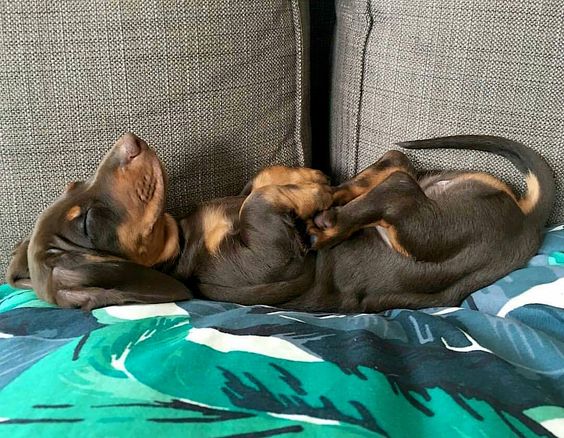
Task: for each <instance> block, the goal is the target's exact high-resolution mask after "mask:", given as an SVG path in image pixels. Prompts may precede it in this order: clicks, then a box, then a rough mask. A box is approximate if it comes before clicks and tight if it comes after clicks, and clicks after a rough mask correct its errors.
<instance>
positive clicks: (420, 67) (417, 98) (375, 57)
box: [331, 0, 564, 222]
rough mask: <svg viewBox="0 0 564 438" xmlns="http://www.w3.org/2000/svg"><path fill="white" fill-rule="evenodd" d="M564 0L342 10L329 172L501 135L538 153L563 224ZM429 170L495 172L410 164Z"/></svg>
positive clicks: (378, 4)
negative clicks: (424, 142)
mask: <svg viewBox="0 0 564 438" xmlns="http://www.w3.org/2000/svg"><path fill="white" fill-rule="evenodd" d="M563 4H564V3H563V2H562V0H544V1H540V0H538V1H528V2H512V1H505V0H473V1H469V2H460V1H457V0H439V1H436V2H428V1H426V0H414V1H401V2H398V1H395V0H370V1H366V0H337V27H336V39H335V60H334V64H333V65H334V67H333V90H332V118H331V149H332V169H333V172H334V173H335V174H336V175H337V177H338V179H340V180H342V179H344V178H348V177H350V176H352V175H353V174H355V173H356V172H357V171H359V170H361V169H362V168H363V167H365V166H367V165H369V164H371V163H372V162H373V161H375V159H376V158H377V157H379V156H380V155H381V154H382V153H383V152H384V151H386V150H388V149H391V148H392V147H393V143H394V142H396V141H400V140H411V139H417V138H428V137H435V136H442V135H454V134H493V135H502V136H506V137H509V138H512V139H515V140H518V141H521V142H523V143H525V144H527V145H529V146H531V147H533V148H535V149H537V150H538V151H540V152H541V153H542V154H543V155H544V156H545V157H546V158H547V159H548V161H549V163H550V164H551V165H552V167H553V168H554V170H555V173H556V176H557V177H558V183H559V184H558V190H559V191H558V199H557V203H556V206H555V211H554V214H553V215H552V218H551V221H552V222H557V221H560V222H562V221H564V194H563V189H564V147H563V146H564V135H563V130H564V27H563V26H562V22H563V21H564V6H563ZM409 155H410V156H411V157H412V158H413V159H414V160H415V162H416V163H417V164H419V166H420V167H423V168H427V169H438V168H451V167H454V168H473V169H481V170H486V171H490V172H492V173H494V174H496V175H498V176H501V177H503V178H504V179H506V180H509V181H510V182H512V183H513V184H515V185H516V186H520V184H521V178H520V177H519V174H518V173H517V171H516V170H515V169H513V168H512V167H511V165H510V164H509V163H508V162H507V161H505V160H503V159H501V158H499V159H498V158H497V157H491V156H488V155H485V154H483V153H471V152H455V151H428V152H425V153H410V154H409Z"/></svg>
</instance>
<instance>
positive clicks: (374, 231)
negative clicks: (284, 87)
mask: <svg viewBox="0 0 564 438" xmlns="http://www.w3.org/2000/svg"><path fill="white" fill-rule="evenodd" d="M399 145H400V146H402V147H404V148H407V149H430V148H454V149H473V150H480V151H487V152H491V153H494V154H498V155H501V156H503V157H505V158H507V159H508V160H510V161H511V162H512V163H513V164H514V165H515V166H516V167H517V168H518V169H519V170H520V171H522V172H523V173H524V175H525V179H526V183H527V189H526V192H525V194H524V196H522V197H518V196H517V195H516V194H515V193H514V192H513V191H512V190H511V189H510V188H509V187H508V186H507V185H506V184H505V183H503V182H501V181H500V180H498V179H496V178H494V177H493V176H491V175H489V174H486V173H478V172H460V171H458V172H445V173H438V174H435V175H427V176H423V177H421V178H418V177H417V175H416V173H415V170H414V168H413V166H412V164H411V163H410V161H409V160H408V158H407V157H406V156H405V155H404V154H403V153H401V152H399V151H390V152H388V153H386V154H385V155H384V156H383V157H382V158H381V159H380V160H379V161H377V162H376V163H375V164H373V165H372V166H370V167H368V168H367V169H365V170H364V171H363V172H361V173H360V174H359V175H357V176H356V177H355V178H354V179H352V180H350V181H347V182H345V183H344V184H341V185H340V186H337V187H330V186H329V184H328V180H327V178H326V177H325V175H324V174H323V173H321V172H319V171H317V170H312V169H307V168H288V167H281V166H276V167H269V168H266V169H264V170H263V171H261V172H260V173H259V174H258V175H257V176H256V177H255V178H254V179H253V180H252V181H251V182H249V184H248V185H247V186H246V188H245V189H244V191H243V193H242V195H241V196H234V197H229V198H223V199H216V200H213V201H210V202H206V203H203V204H202V205H200V206H199V208H198V209H197V210H196V211H195V212H193V213H192V214H190V215H189V216H187V217H185V218H183V219H181V220H178V221H177V220H175V219H174V218H173V217H172V216H171V215H169V214H168V213H166V212H165V211H164V208H165V194H166V187H167V177H166V173H165V171H164V168H163V165H162V164H161V162H160V160H159V159H158V157H157V155H156V154H155V152H154V151H153V150H152V149H151V148H150V147H148V146H147V144H146V143H145V142H144V141H143V140H141V139H140V138H138V137H136V136H135V135H133V134H126V135H124V136H123V137H121V138H120V139H119V140H118V141H117V142H116V144H115V145H114V146H113V147H112V149H111V150H110V151H109V152H108V153H107V155H106V156H105V158H104V159H103V161H102V163H101V164H100V166H99V167H98V169H97V171H96V173H95V175H94V176H93V177H92V178H90V179H89V180H88V181H85V182H74V183H71V184H69V186H68V187H67V189H66V191H65V193H64V194H63V195H62V196H61V197H60V198H59V199H57V200H56V201H55V202H54V203H53V205H51V206H50V207H49V208H47V209H46V210H45V211H44V212H43V213H42V214H41V215H40V217H39V219H38V220H37V222H36V224H35V228H34V230H33V233H32V235H31V237H30V238H29V239H28V240H25V241H24V242H22V243H21V244H20V245H19V246H18V247H17V248H16V249H15V251H14V254H13V258H12V261H11V263H10V266H9V268H8V272H7V279H8V282H9V283H10V284H12V285H13V286H17V287H31V288H33V289H34V290H35V291H36V293H37V295H38V296H39V297H40V298H42V299H44V300H46V301H49V302H51V303H56V304H58V305H59V306H62V307H81V308H83V309H92V308H96V307H101V306H107V305H115V304H124V303H159V302H169V301H174V300H185V299H189V298H191V297H192V296H197V297H201V298H208V299H211V300H221V301H230V302H235V303H240V304H246V305H252V304H263V305H271V306H277V307H280V308H285V309H294V310H303V311H322V312H344V313H347V312H378V311H382V310H385V309H390V308H410V309H417V308H423V307H431V306H456V305H458V304H460V302H461V300H463V299H464V298H465V297H466V296H467V295H468V294H470V293H471V292H473V291H475V290H476V289H479V288H480V287H484V286H486V285H488V284H491V283H492V282H494V281H496V280H497V279H499V278H501V277H503V276H504V275H505V274H507V273H508V272H510V271H512V270H514V269H516V268H519V267H521V266H523V265H524V264H526V262H527V261H528V259H529V258H530V257H531V256H533V255H534V254H535V252H536V250H537V249H538V247H539V245H540V241H541V235H542V230H543V227H544V225H545V223H546V221H547V218H548V215H549V213H550V210H551V206H552V202H553V196H554V180H553V176H552V172H551V170H550V168H549V167H548V165H547V164H546V162H545V161H544V160H543V159H542V158H541V157H540V156H539V155H538V154H537V153H536V152H534V151H533V150H531V149H529V148H527V147H525V146H523V145H522V144H519V143H516V142H514V141H510V140H507V139H504V138H500V137H490V136H454V137H444V138H436V139H431V140H420V141H413V142H406V143H399Z"/></svg>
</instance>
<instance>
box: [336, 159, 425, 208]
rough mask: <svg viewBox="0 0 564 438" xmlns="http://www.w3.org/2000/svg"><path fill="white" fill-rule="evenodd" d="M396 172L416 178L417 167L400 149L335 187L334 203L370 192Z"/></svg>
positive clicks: (341, 202) (339, 203)
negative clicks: (415, 167)
mask: <svg viewBox="0 0 564 438" xmlns="http://www.w3.org/2000/svg"><path fill="white" fill-rule="evenodd" d="M395 172H403V173H406V174H408V175H411V176H412V177H414V178H415V169H414V167H413V165H412V164H411V161H410V160H409V158H407V156H406V155H405V154H404V153H402V152H400V151H395V150H392V151H388V152H386V153H385V154H384V155H383V156H382V158H380V159H379V160H378V161H377V162H376V163H374V164H372V165H371V166H369V167H367V168H366V169H364V170H363V171H362V172H360V173H359V174H358V175H357V176H355V177H354V178H352V179H350V180H348V181H346V182H344V183H343V184H341V185H339V186H337V187H335V189H334V193H333V205H345V204H347V203H349V202H351V201H352V200H353V199H356V198H358V197H359V196H362V195H364V194H366V193H368V192H369V191H370V190H372V189H374V188H375V187H377V186H378V185H380V184H381V183H383V182H384V181H385V180H386V179H387V178H388V177H389V176H390V175H391V174H393V173H395Z"/></svg>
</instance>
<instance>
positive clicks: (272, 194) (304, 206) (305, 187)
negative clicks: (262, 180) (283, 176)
mask: <svg viewBox="0 0 564 438" xmlns="http://www.w3.org/2000/svg"><path fill="white" fill-rule="evenodd" d="M261 191H262V193H263V195H264V198H265V199H266V200H267V201H268V202H269V203H271V204H273V205H275V206H279V207H282V208H285V209H288V210H292V211H294V212H295V213H296V214H297V215H298V217H300V218H302V219H306V218H308V217H310V216H312V215H313V214H314V213H315V212H316V211H321V210H324V209H326V208H328V207H329V206H330V205H331V203H332V197H331V194H330V190H329V188H328V187H327V186H322V185H319V184H301V185H297V186H265V187H263V188H262V190H261Z"/></svg>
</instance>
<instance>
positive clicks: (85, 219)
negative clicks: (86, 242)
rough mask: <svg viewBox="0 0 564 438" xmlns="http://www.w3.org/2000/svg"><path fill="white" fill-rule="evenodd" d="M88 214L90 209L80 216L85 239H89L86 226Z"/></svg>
mask: <svg viewBox="0 0 564 438" xmlns="http://www.w3.org/2000/svg"><path fill="white" fill-rule="evenodd" d="M88 213H90V209H88V210H86V211H85V212H84V214H83V215H82V232H83V233H84V235H85V236H86V237H89V236H88V226H87V220H88Z"/></svg>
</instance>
